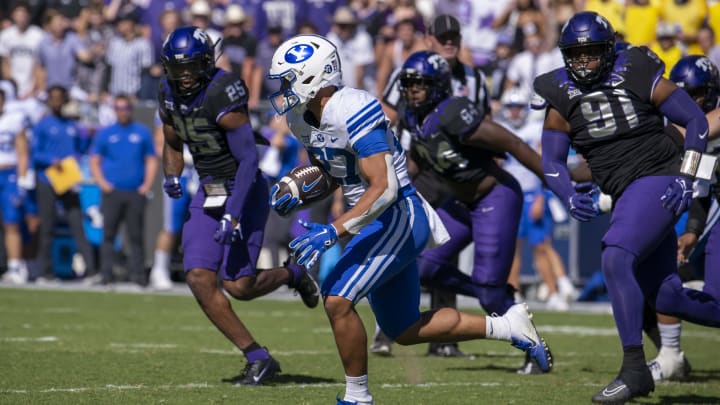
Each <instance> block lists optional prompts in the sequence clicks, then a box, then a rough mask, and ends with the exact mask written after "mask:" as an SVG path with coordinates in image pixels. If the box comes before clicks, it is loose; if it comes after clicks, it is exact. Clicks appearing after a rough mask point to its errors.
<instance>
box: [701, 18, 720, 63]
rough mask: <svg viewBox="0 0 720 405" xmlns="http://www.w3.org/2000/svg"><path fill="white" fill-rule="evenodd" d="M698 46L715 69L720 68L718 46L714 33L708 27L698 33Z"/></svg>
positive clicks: (719, 46)
mask: <svg viewBox="0 0 720 405" xmlns="http://www.w3.org/2000/svg"><path fill="white" fill-rule="evenodd" d="M698 45H699V46H700V48H701V49H702V52H703V55H705V56H707V57H708V58H709V59H710V60H711V61H712V63H713V64H715V66H716V67H718V66H720V45H717V43H716V42H715V31H713V29H712V28H711V27H709V26H707V27H702V28H700V30H699V31H698Z"/></svg>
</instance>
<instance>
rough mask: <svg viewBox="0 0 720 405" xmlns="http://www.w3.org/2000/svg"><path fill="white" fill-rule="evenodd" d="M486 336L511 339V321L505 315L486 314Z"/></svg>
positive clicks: (488, 337)
mask: <svg viewBox="0 0 720 405" xmlns="http://www.w3.org/2000/svg"><path fill="white" fill-rule="evenodd" d="M485 338H486V339H496V340H510V321H508V320H507V318H505V317H504V316H486V317H485Z"/></svg>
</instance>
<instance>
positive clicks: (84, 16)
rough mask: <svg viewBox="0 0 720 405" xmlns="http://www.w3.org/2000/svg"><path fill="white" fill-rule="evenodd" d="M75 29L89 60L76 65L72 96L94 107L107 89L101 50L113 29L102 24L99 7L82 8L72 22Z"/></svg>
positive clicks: (106, 67)
mask: <svg viewBox="0 0 720 405" xmlns="http://www.w3.org/2000/svg"><path fill="white" fill-rule="evenodd" d="M75 29H76V31H77V34H78V38H79V39H80V41H82V43H83V46H84V47H85V48H86V49H88V50H89V52H90V56H91V57H90V60H89V61H87V62H80V63H78V64H77V72H76V75H75V76H76V81H75V84H76V89H75V94H74V97H75V98H76V99H79V100H82V101H85V102H87V103H90V104H95V103H97V102H98V101H99V100H100V94H101V93H102V92H103V91H105V90H106V86H107V74H108V64H107V62H106V60H105V51H106V50H107V45H108V42H109V41H110V38H112V36H113V29H112V27H111V26H110V25H109V24H107V23H105V18H104V17H103V14H102V8H101V7H88V8H86V9H84V10H83V12H81V13H80V16H79V17H78V18H77V19H76V20H75Z"/></svg>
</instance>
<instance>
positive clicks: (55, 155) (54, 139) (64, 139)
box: [30, 87, 95, 281]
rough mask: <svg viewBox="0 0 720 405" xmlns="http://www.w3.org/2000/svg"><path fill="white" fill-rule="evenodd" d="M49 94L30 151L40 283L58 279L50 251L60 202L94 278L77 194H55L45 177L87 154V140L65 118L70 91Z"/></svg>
mask: <svg viewBox="0 0 720 405" xmlns="http://www.w3.org/2000/svg"><path fill="white" fill-rule="evenodd" d="M47 93H48V94H47V96H48V98H47V106H48V109H49V113H48V114H47V115H45V117H43V118H42V119H41V120H40V121H39V122H38V123H37V125H35V127H34V128H33V137H32V141H31V148H30V150H31V156H32V161H33V164H34V167H35V173H36V174H37V184H36V192H37V204H38V213H39V215H40V229H39V232H38V233H39V248H38V267H39V272H40V277H39V278H38V281H50V280H53V279H55V274H54V273H53V268H52V260H51V251H52V241H53V239H54V233H55V218H56V208H55V205H56V202H58V201H59V202H60V203H62V205H63V208H64V209H65V216H66V219H67V222H68V225H69V226H70V232H71V233H72V235H73V239H74V240H75V246H76V247H77V250H78V251H79V252H80V254H81V255H82V258H83V260H84V261H85V266H86V274H89V275H92V274H94V273H95V255H94V252H93V250H92V247H91V246H90V244H89V243H88V241H87V238H86V237H85V231H84V229H83V224H82V220H83V218H82V215H83V214H82V211H81V209H80V198H79V196H78V192H77V191H75V190H74V189H72V188H71V189H70V190H67V191H65V192H63V193H58V192H56V191H55V190H54V189H53V187H52V186H51V185H50V181H49V180H48V177H47V175H46V174H45V170H47V169H48V168H49V167H54V168H56V169H58V170H63V169H62V168H63V166H62V161H63V159H66V158H70V157H76V156H77V155H79V154H81V153H84V152H85V149H86V145H84V139H81V137H80V133H79V132H80V131H79V127H78V124H77V121H76V120H75V119H73V118H71V117H68V116H67V115H66V112H65V107H66V106H67V105H68V102H69V97H68V91H67V89H65V88H64V87H50V88H49V89H48V90H47Z"/></svg>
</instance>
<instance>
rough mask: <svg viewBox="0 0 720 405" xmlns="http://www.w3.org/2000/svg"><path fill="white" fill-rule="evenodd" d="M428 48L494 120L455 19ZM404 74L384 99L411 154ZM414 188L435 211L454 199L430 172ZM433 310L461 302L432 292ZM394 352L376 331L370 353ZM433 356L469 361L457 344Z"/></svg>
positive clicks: (447, 18) (457, 89)
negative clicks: (464, 55)
mask: <svg viewBox="0 0 720 405" xmlns="http://www.w3.org/2000/svg"><path fill="white" fill-rule="evenodd" d="M425 39H426V42H427V45H428V48H429V49H430V50H431V51H433V52H436V53H438V54H439V55H440V56H442V57H443V58H445V59H446V60H447V61H448V63H449V64H450V69H451V71H452V72H451V73H452V88H453V96H456V97H467V98H468V99H470V101H472V102H474V103H475V104H476V105H477V106H478V107H479V108H482V111H485V114H486V119H490V113H491V111H490V103H489V101H488V93H487V87H486V82H485V75H484V74H483V73H482V72H481V71H480V69H477V68H475V67H473V66H469V65H466V64H464V63H462V62H460V60H459V59H458V56H459V54H460V49H461V47H460V45H461V41H462V36H461V34H460V23H459V22H458V20H457V19H456V18H455V17H453V16H451V15H447V14H444V15H439V16H437V17H435V19H434V20H433V22H432V24H430V27H429V28H428V33H427V35H426V37H425ZM400 71H401V69H400V68H398V69H395V71H394V72H393V73H392V75H391V76H390V80H389V81H388V85H387V86H386V87H385V91H384V92H383V95H382V104H383V110H385V114H386V115H387V116H388V118H390V120H391V121H392V122H393V123H397V133H398V134H399V138H400V139H401V142H402V143H403V147H404V148H405V149H406V150H407V149H409V147H410V144H409V142H410V136H409V134H407V133H406V131H405V130H404V128H402V125H401V124H400V123H399V122H398V120H397V117H399V116H400V117H401V116H402V114H403V111H404V108H405V106H404V101H403V97H402V94H401V93H400V80H399V76H400ZM413 184H415V187H416V188H417V189H418V190H419V191H420V193H421V194H422V195H423V197H425V198H426V199H427V200H428V202H429V203H430V204H431V205H432V206H433V207H438V206H440V205H441V204H442V203H443V202H444V198H445V196H448V195H451V192H450V191H449V190H446V189H445V186H444V185H443V181H442V180H441V179H439V178H438V177H437V175H435V174H434V173H432V172H431V171H429V170H423V171H421V172H420V174H419V175H418V176H417V177H416V178H414V179H413ZM431 294H432V295H431V297H432V298H431V307H432V308H433V309H435V308H440V307H453V308H454V307H456V306H457V299H456V296H455V294H454V293H450V292H447V291H441V290H433V291H432V292H431ZM390 351H391V342H390V341H389V339H388V338H387V337H385V336H384V334H383V333H382V332H381V331H380V330H379V329H377V328H376V332H375V341H374V342H373V344H372V346H371V347H370V352H371V353H375V354H379V355H387V354H389V353H390ZM428 355H429V356H440V357H467V356H466V355H465V354H464V353H463V352H461V351H460V349H459V348H458V344H457V343H431V344H430V347H429V349H428Z"/></svg>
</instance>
